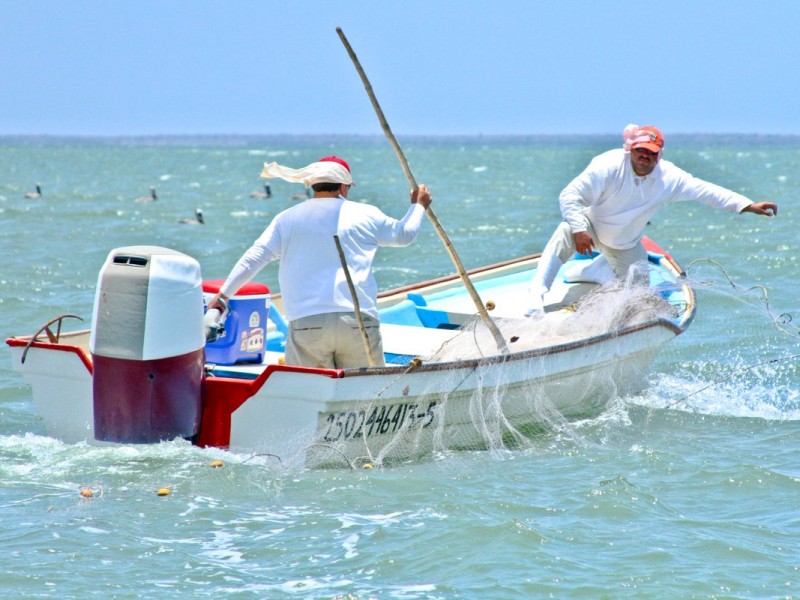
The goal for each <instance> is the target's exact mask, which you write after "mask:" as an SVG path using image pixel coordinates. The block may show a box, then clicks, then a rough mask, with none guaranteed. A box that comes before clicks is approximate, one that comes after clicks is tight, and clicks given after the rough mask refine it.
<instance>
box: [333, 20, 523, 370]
mask: <svg viewBox="0 0 800 600" xmlns="http://www.w3.org/2000/svg"><path fill="white" fill-rule="evenodd" d="M336 33H338V34H339V38H340V39H341V40H342V44H344V47H345V49H346V50H347V54H349V55H350V60H352V61H353V65H354V66H355V68H356V71H358V74H359V76H360V77H361V81H362V82H363V83H364V88H365V89H366V90H367V94H368V95H369V99H370V101H371V102H372V107H373V108H374V109H375V114H377V116H378V121H380V124H381V127H382V128H383V132H384V133H385V134H386V137H387V138H388V139H389V142H390V143H391V144H392V147H393V148H394V151H395V153H396V154H397V158H398V159H400V164H401V166H402V167H403V171H404V172H405V174H406V178H407V179H408V183H410V184H411V189H412V190H415V191H416V190H417V189H418V188H419V186H418V185H417V181H416V180H415V179H414V174H413V173H412V172H411V168H410V167H409V166H408V161H407V160H406V157H405V154H404V153H403V149H402V148H400V144H398V143H397V140H396V139H395V137H394V134H393V133H392V130H391V128H390V127H389V123H388V122H387V121H386V117H385V116H384V114H383V110H381V107H380V104H378V99H377V98H376V97H375V92H373V90H372V85H371V84H370V82H369V79H368V78H367V74H366V73H365V72H364V69H363V68H362V67H361V63H360V62H359V60H358V57H357V56H356V53H355V52H354V51H353V47H352V46H351V45H350V42H348V41H347V37H345V35H344V32H343V31H342V28H341V27H337V28H336ZM425 212H426V214H427V215H428V218H429V219H430V221H431V223H433V227H434V229H436V233H438V234H439V238H440V239H441V240H442V243H444V246H445V248H446V249H447V253H448V254H449V255H450V258H451V260H452V261H453V264H454V265H455V267H456V269H457V270H458V274H459V275H460V277H461V280H462V281H463V282H464V286H465V287H466V288H467V291H468V292H469V295H470V297H471V298H472V301H473V302H474V303H475V307H476V308H477V309H478V314H479V315H480V317H481V319H483V322H484V323H485V324H486V327H487V328H488V329H489V331H490V332H491V334H492V336H493V337H494V340H495V342H496V343H497V349H498V350H500V352H502V353H503V354H508V346H507V345H506V342H505V340H504V339H503V335H502V334H501V333H500V330H499V329H498V327H497V325H496V324H495V322H494V321H493V320H492V318H491V317H490V316H489V313H488V312H487V311H486V307H485V306H484V305H483V301H482V300H481V297H480V296H479V295H478V292H477V291H476V290H475V286H474V285H472V280H470V278H469V276H468V275H467V271H466V270H465V269H464V265H463V263H462V262H461V259H460V258H459V256H458V254H457V253H456V249H455V248H454V247H453V244H452V242H451V241H450V238H449V237H448V235H447V232H445V230H444V227H442V224H441V223H439V219H438V218H437V217H436V214H435V213H434V212H433V209H432V208H431V207H430V206H428V208H427V209H426V210H425Z"/></svg>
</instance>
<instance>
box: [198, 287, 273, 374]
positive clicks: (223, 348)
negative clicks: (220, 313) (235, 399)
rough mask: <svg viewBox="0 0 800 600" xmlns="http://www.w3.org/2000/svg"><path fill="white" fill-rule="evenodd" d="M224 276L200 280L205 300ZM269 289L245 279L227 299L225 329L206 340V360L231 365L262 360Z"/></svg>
mask: <svg viewBox="0 0 800 600" xmlns="http://www.w3.org/2000/svg"><path fill="white" fill-rule="evenodd" d="M223 283H225V280H224V279H212V280H206V281H203V295H204V297H205V300H206V303H207V302H208V301H209V300H211V298H212V297H213V296H214V295H215V294H217V293H218V292H219V290H220V288H221V287H222V284H223ZM269 303H270V293H269V288H268V287H267V286H266V285H264V284H263V283H257V282H252V281H251V282H250V283H246V284H245V285H243V286H242V287H241V289H240V290H239V291H238V292H237V293H236V295H235V296H233V297H232V298H231V299H230V300H229V304H230V313H229V314H228V318H227V319H226V321H225V331H224V333H223V334H222V335H220V336H219V337H218V338H217V339H216V340H215V341H213V342H208V343H206V362H209V363H215V364H218V365H234V364H236V363H240V362H256V363H259V362H262V361H263V360H264V352H265V347H266V345H265V344H266V342H265V341H266V335H267V318H268V317H269Z"/></svg>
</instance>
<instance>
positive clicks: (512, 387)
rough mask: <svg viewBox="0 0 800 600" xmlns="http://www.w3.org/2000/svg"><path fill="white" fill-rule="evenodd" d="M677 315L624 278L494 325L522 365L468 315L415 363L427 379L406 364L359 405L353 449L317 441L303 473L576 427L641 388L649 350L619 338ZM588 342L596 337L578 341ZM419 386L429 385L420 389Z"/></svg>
mask: <svg viewBox="0 0 800 600" xmlns="http://www.w3.org/2000/svg"><path fill="white" fill-rule="evenodd" d="M680 310H681V308H680V307H677V306H675V305H673V304H671V303H670V302H668V301H666V300H665V299H664V298H662V297H661V296H659V295H654V294H653V292H652V291H651V290H650V289H649V288H647V287H644V286H641V285H637V284H636V278H635V277H634V278H633V279H632V280H631V281H628V282H612V283H610V284H608V285H605V286H602V287H597V288H596V289H595V290H594V291H592V292H590V293H589V294H587V295H586V296H584V297H583V298H582V299H581V300H580V301H579V302H578V303H576V304H575V305H574V306H570V307H568V308H567V309H565V310H558V311H555V312H550V313H546V314H544V315H542V316H540V317H536V318H524V319H522V318H521V319H508V318H506V319H502V318H498V319H496V320H495V324H496V325H497V327H498V328H499V330H500V332H501V333H502V336H503V338H504V340H506V341H507V342H508V347H509V349H510V351H511V353H512V355H516V354H518V353H529V354H530V356H528V357H527V359H526V360H514V359H513V358H510V357H509V356H510V355H505V356H504V355H501V354H500V353H499V352H498V346H497V342H496V341H495V338H494V336H493V335H492V334H491V332H490V331H489V330H488V328H487V326H486V324H485V323H484V321H483V320H482V319H480V318H477V317H475V318H472V319H470V320H469V321H468V322H467V323H465V324H464V325H463V326H461V328H460V329H459V330H458V331H457V332H455V333H454V336H453V337H452V338H451V339H450V340H449V341H447V342H445V343H444V344H443V345H442V346H441V347H440V348H439V349H438V350H437V351H436V352H435V353H434V354H432V355H431V356H429V357H425V358H424V359H423V361H422V362H423V364H427V365H430V364H436V365H438V367H439V368H438V371H437V374H436V377H435V378H430V377H429V378H428V379H427V380H426V379H422V378H421V377H420V375H419V374H418V373H417V372H416V370H415V368H414V366H413V365H411V366H409V368H408V370H407V371H406V372H404V373H401V374H398V375H397V377H396V380H395V381H392V382H390V383H389V384H387V387H386V390H385V391H384V392H382V393H379V394H377V395H376V397H375V398H374V400H373V401H372V402H371V403H370V405H369V406H368V407H367V409H366V411H365V412H364V416H363V423H364V425H365V427H364V434H363V435H362V436H361V437H360V438H359V439H358V440H357V441H356V442H355V443H354V442H353V440H350V442H348V443H345V442H340V441H338V440H331V439H324V436H322V437H318V439H317V440H316V441H315V443H314V444H312V445H311V446H308V447H307V448H306V452H305V459H306V463H307V466H342V465H349V466H350V467H353V468H358V467H361V466H363V465H368V466H374V465H380V464H387V463H393V462H396V461H404V460H409V459H419V458H420V457H426V456H427V457H432V456H436V455H437V454H439V453H442V452H451V451H463V450H488V451H491V452H496V453H503V452H507V451H508V450H513V449H519V448H524V447H527V446H529V445H530V444H531V443H532V442H534V441H535V440H536V439H537V437H538V436H539V435H540V434H542V433H543V432H552V431H561V432H563V431H566V430H568V429H569V426H570V423H573V422H575V421H576V420H580V419H585V418H590V417H596V416H597V415H599V414H600V413H601V412H602V411H603V409H604V408H605V406H607V404H608V402H609V401H610V400H612V399H614V398H619V397H620V396H623V395H626V394H630V393H635V392H638V391H640V390H641V389H642V386H643V385H644V382H645V377H646V374H647V367H648V366H649V364H650V362H651V361H652V359H653V358H654V357H655V354H656V353H657V351H658V347H652V346H647V347H645V348H643V349H642V350H641V351H638V350H636V349H631V348H630V347H629V346H630V340H629V339H627V337H626V336H624V335H619V334H620V333H621V332H623V331H625V330H626V329H630V328H631V327H633V328H636V327H637V326H640V325H643V324H645V323H648V322H650V321H652V320H654V319H662V318H669V319H672V318H675V317H676V316H678V314H679V312H680ZM593 337H599V338H602V339H601V340H600V341H599V342H598V343H593V344H589V345H586V344H584V343H583V342H585V340H586V339H587V338H593ZM665 341H666V340H665ZM576 347H577V350H576V349H575V348H576ZM567 350H570V351H567ZM465 364H466V366H465ZM420 381H422V382H425V381H428V382H429V383H427V384H424V383H423V385H422V387H420ZM404 389H405V390H408V389H413V390H414V393H413V398H412V399H409V398H403V397H398V396H397V394H396V392H395V390H404ZM342 414H345V413H344V412H343V413H342ZM342 418H343V419H347V418H349V417H342ZM329 419H331V417H329ZM321 425H322V424H321ZM343 427H346V423H345V424H344V425H343ZM320 431H322V427H321V428H320V429H318V436H319V433H320Z"/></svg>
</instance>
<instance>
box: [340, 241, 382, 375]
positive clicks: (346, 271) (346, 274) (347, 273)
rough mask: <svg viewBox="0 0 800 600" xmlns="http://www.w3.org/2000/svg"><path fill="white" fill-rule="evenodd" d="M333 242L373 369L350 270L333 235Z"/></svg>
mask: <svg viewBox="0 0 800 600" xmlns="http://www.w3.org/2000/svg"><path fill="white" fill-rule="evenodd" d="M333 241H334V242H336V250H338V251H339V261H340V262H341V263H342V269H343V270H344V278H345V279H346V280H347V287H349V288H350V294H351V295H352V296H353V310H354V311H355V313H356V321H358V329H359V331H360V332H361V340H362V341H363V342H364V349H365V350H366V351H367V360H368V361H369V366H370V367H374V366H375V365H376V364H377V363H376V362H375V357H374V356H373V355H372V346H370V343H369V336H368V335H367V330H366V328H365V327H364V320H363V319H362V318H361V306H360V305H359V303H358V293H357V292H356V286H354V285H353V278H352V277H351V276H350V269H349V268H348V267H347V259H346V258H345V257H344V250H342V244H341V243H340V242H339V236H338V235H334V236H333Z"/></svg>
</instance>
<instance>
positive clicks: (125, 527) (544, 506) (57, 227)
mask: <svg viewBox="0 0 800 600" xmlns="http://www.w3.org/2000/svg"><path fill="white" fill-rule="evenodd" d="M400 142H401V144H402V145H403V148H404V150H405V151H406V155H407V158H408V161H409V163H410V166H411V168H412V171H413V172H414V175H415V176H416V179H417V180H418V181H419V182H425V183H427V184H428V185H429V186H430V188H431V191H432V194H433V198H434V202H433V208H434V210H435V212H436V214H437V216H438V218H439V220H440V222H441V223H442V225H443V227H444V228H445V230H446V231H447V233H448V234H449V236H450V238H451V240H452V243H453V246H454V248H455V249H456V251H457V253H458V254H459V256H460V258H461V260H462V261H463V263H464V265H465V266H466V267H467V268H472V267H478V266H481V265H485V264H489V263H492V262H497V261H501V260H504V259H507V258H510V257H514V256H519V255H523V254H530V253H533V252H537V251H540V250H541V248H542V247H543V245H544V243H545V242H546V240H547V238H548V236H549V234H550V232H551V231H552V229H553V228H554V227H555V226H556V225H557V223H558V221H559V219H560V214H559V210H558V203H557V198H558V193H559V192H560V190H561V188H562V187H563V186H565V185H566V184H567V183H568V182H569V181H570V179H571V178H572V177H574V176H575V175H577V174H578V173H579V172H580V171H581V170H582V169H583V168H584V167H585V165H586V164H587V163H588V161H589V160H590V159H591V158H592V156H594V155H595V154H597V153H598V152H601V151H603V150H606V149H608V148H611V147H613V146H616V145H617V143H618V140H617V139H616V137H612V136H609V137H529V138H521V137H520V138H432V139H425V138H409V139H402V138H401V140H400ZM668 142H669V143H668V146H667V153H666V158H667V159H669V160H672V161H673V162H675V163H676V164H678V165H679V166H681V167H683V168H684V169H686V170H688V171H690V172H692V173H693V174H695V175H697V176H699V177H702V178H703V179H706V180H709V181H712V182H715V183H719V184H721V185H724V186H725V187H728V188H731V189H734V190H736V191H738V192H741V193H743V194H745V195H748V196H750V197H752V198H754V199H757V200H774V201H777V202H778V203H779V204H780V209H779V213H778V216H777V217H776V218H763V217H759V216H755V215H752V214H744V215H735V214H729V213H724V212H721V211H718V210H714V209H711V208H709V207H707V206H704V205H701V204H698V203H694V202H689V203H679V204H674V205H671V206H669V207H667V208H665V209H663V210H662V211H661V212H659V213H658V214H657V215H656V216H655V218H654V219H653V222H652V223H651V224H650V226H649V228H648V231H647V234H648V235H649V236H650V237H652V238H653V239H654V240H656V241H657V242H658V243H660V244H661V245H662V246H663V247H664V248H666V249H667V250H668V251H669V252H670V253H671V254H672V255H673V256H674V258H675V259H676V260H677V261H678V262H680V263H681V264H682V266H683V267H684V268H685V269H686V270H687V272H688V276H689V277H690V278H691V279H692V281H693V282H694V283H695V285H696V289H697V296H698V312H697V317H696V319H695V321H694V323H693V324H692V325H691V326H690V327H689V329H688V331H687V332H686V333H685V334H683V335H682V336H680V337H678V338H677V339H675V340H674V341H673V342H671V343H670V344H669V345H668V346H667V347H665V348H664V350H663V351H662V352H661V353H660V354H659V356H658V358H657V359H656V361H655V363H654V364H653V367H652V369H651V372H650V374H649V375H648V383H649V385H648V388H647V390H646V391H645V392H644V393H643V394H639V395H636V396H632V397H618V398H615V399H614V400H613V401H612V402H611V404H610V406H609V407H608V409H607V410H606V411H604V412H603V413H602V414H601V415H600V416H599V417H597V418H594V419H591V420H588V421H583V422H578V423H560V424H557V426H556V427H554V428H553V429H552V430H546V431H543V432H542V433H541V434H540V435H539V436H538V437H536V438H535V439H534V440H532V442H531V444H530V445H528V446H526V447H524V448H520V449H516V450H507V451H502V450H501V451H491V452H488V451H479V452H453V453H437V454H434V455H431V456H429V457H425V458H423V459H421V460H416V461H413V462H409V463H407V464H400V465H393V466H391V467H388V468H382V469H372V470H361V469H359V470H349V469H344V468H343V469H329V470H323V471H302V470H298V469H290V468H286V466H285V465H282V464H281V463H280V461H279V460H275V459H274V458H271V457H253V456H245V455H237V454H231V453H226V452H224V451H222V450H216V449H199V448H196V447H193V446H191V445H189V444H188V443H185V442H178V441H175V442H169V443H162V444H157V445H150V446H135V445H130V446H117V447H96V446H89V445H86V444H65V443H62V442H61V441H59V440H57V439H54V438H52V437H49V436H48V435H47V433H46V432H45V431H44V428H43V425H42V422H41V421H40V419H39V418H38V417H37V415H36V409H35V406H34V403H33V398H32V394H31V391H30V389H29V388H28V387H26V385H25V383H24V381H23V380H22V377H21V376H20V375H19V374H18V373H16V372H14V371H12V369H11V354H10V351H9V350H8V348H7V347H5V346H3V348H2V349H0V548H2V561H0V591H2V595H3V597H11V596H12V595H14V596H18V597H25V598H50V597H53V598H79V597H80V598H85V597H104V598H105V597H108V598H157V597H163V596H164V595H170V594H172V595H174V594H178V595H180V596H181V597H198V598H204V597H209V598H211V597H213V598H219V597H228V596H230V597H236V598H403V599H407V598H546V597H551V598H689V597H691V598H784V597H785V598H791V597H800V432H799V431H798V429H799V428H798V419H800V397H799V396H798V389H799V387H800V386H799V383H800V373H798V367H797V363H798V356H799V355H800V348H799V347H798V338H799V337H800V333H799V332H798V325H800V316H799V315H798V313H800V306H798V291H800V283H798V277H797V271H796V269H797V268H798V255H799V254H800V253H799V252H798V249H797V228H798V222H797V218H796V216H795V214H794V212H795V210H796V200H795V196H796V193H797V190H798V189H799V188H800V138H791V137H789V138H786V137H781V138H762V137H735V136H717V137H709V136H694V137H692V136H672V137H671V138H670V139H669V140H668ZM330 154H336V155H339V156H341V157H343V158H345V159H346V160H348V161H349V163H350V165H351V168H352V172H353V176H354V178H355V180H356V182H357V184H358V185H357V187H355V188H353V189H352V190H351V197H352V198H353V199H357V200H363V201H366V202H370V203H373V204H375V205H377V206H379V207H380V208H381V209H382V210H384V212H386V213H388V214H390V215H393V216H396V217H400V216H401V215H403V214H404V213H405V210H406V207H407V204H408V201H409V200H408V191H409V184H408V182H407V181H406V179H405V177H404V175H403V171H402V170H401V168H400V166H399V163H398V161H397V159H396V157H395V155H394V153H393V151H392V150H391V148H390V146H389V145H388V143H387V142H386V141H385V140H384V139H383V138H382V137H374V138H373V137H358V138H349V137H333V138H328V137H319V138H314V137H302V138H294V137H271V138H257V137H213V138H198V137H194V138H192V137H186V138H119V139H117V138H113V139H112V138H103V139H88V138H82V139H57V138H0V222H2V224H3V227H2V230H1V231H0V260H2V266H0V311H2V313H1V314H2V318H0V338H2V339H3V340H4V339H6V338H7V337H9V336H11V335H21V334H30V333H33V332H34V331H35V330H36V329H38V328H39V327H40V326H41V325H43V324H44V323H46V322H47V321H49V320H50V319H52V318H53V317H55V316H57V315H60V314H65V313H69V314H74V315H77V316H79V317H81V318H83V319H84V320H85V323H83V324H81V323H78V322H77V321H74V320H73V321H74V325H73V324H72V322H70V324H69V325H68V326H69V327H72V328H77V327H80V326H86V325H88V323H89V322H90V320H91V310H92V303H93V299H94V289H95V285H96V281H97V275H98V272H99V269H100V267H101V266H102V264H103V261H104V259H105V257H106V256H107V254H108V253H109V252H110V251H111V250H112V249H114V248H116V247H120V246H127V245H137V244H153V245H160V246H166V247H169V248H173V249H175V250H179V251H181V252H184V253H186V254H189V255H191V256H193V257H195V258H196V259H197V260H198V261H199V262H200V264H201V268H202V272H203V276H204V278H206V279H216V278H222V277H225V276H226V275H227V272H228V270H229V269H230V267H231V266H232V265H233V263H234V262H235V261H236V259H237V258H238V257H239V256H240V254H241V253H242V252H243V251H244V250H245V249H246V248H247V247H248V245H249V244H250V242H251V241H252V240H253V239H254V238H255V237H256V236H258V234H259V233H260V232H261V231H262V230H263V228H264V227H265V226H266V224H267V223H268V222H269V220H270V218H271V217H272V216H274V215H275V214H276V213H277V212H279V211H281V210H283V209H285V208H288V207H289V206H291V205H292V204H293V203H295V202H297V199H295V198H293V196H294V195H295V194H301V195H302V193H303V192H304V190H303V189H302V187H301V186H298V185H291V184H288V183H284V182H281V181H273V182H271V188H272V193H273V196H272V198H270V199H264V198H251V197H250V194H251V192H254V191H259V190H261V189H262V182H261V181H260V180H259V178H258V174H259V172H260V169H261V165H262V163H264V162H266V161H272V160H276V161H278V162H280V163H282V164H286V165H289V166H301V165H304V164H306V163H309V162H312V161H314V160H316V159H318V158H319V157H321V156H325V155H330ZM37 183H40V184H41V188H42V196H41V198H39V199H25V198H23V194H24V193H25V192H27V191H30V190H32V189H33V188H34V186H35V185H36V184H37ZM150 186H153V187H155V188H156V191H157V196H158V200H157V201H155V202H137V201H136V200H137V199H138V198H139V197H146V196H147V195H148V194H149V188H150ZM196 208H200V209H201V210H202V211H203V214H204V216H205V224H204V225H191V224H185V223H181V222H179V221H180V220H181V219H184V218H191V217H192V216H193V215H194V212H195V209H196ZM309 251H313V248H310V249H309ZM375 271H376V277H377V279H378V282H379V285H380V287H381V288H384V289H385V288H391V287H396V286H399V285H403V284H406V283H408V282H413V281H417V280H421V279H428V278H433V277H438V276H442V275H447V274H450V273H452V272H454V268H453V266H452V263H451V261H450V258H449V256H448V254H447V252H446V251H445V249H444V246H443V245H442V243H441V241H440V240H439V238H438V236H437V235H436V233H435V232H434V230H433V228H432V227H431V226H430V225H429V224H426V225H425V226H424V228H423V231H422V232H421V234H420V236H419V238H418V239H417V241H416V242H415V243H414V244H413V245H412V246H410V247H408V248H401V249H393V248H384V249H381V250H380V251H379V253H378V257H377V260H376V263H375ZM258 281H261V282H263V283H266V284H267V285H268V286H269V287H270V288H271V289H272V290H274V291H278V284H277V267H276V266H275V265H270V266H268V267H267V268H265V269H264V270H263V271H262V273H261V274H260V275H259V277H258ZM63 401H64V402H65V403H69V402H70V398H68V397H65V398H63ZM214 460H221V461H222V463H223V466H222V467H221V468H211V466H210V465H211V462H212V461H214ZM162 488H166V489H168V490H169V491H170V493H169V494H168V495H163V496H160V495H158V494H157V493H156V492H157V490H159V489H162ZM81 489H90V490H92V496H91V497H84V496H82V495H81V494H80V490H81Z"/></svg>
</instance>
